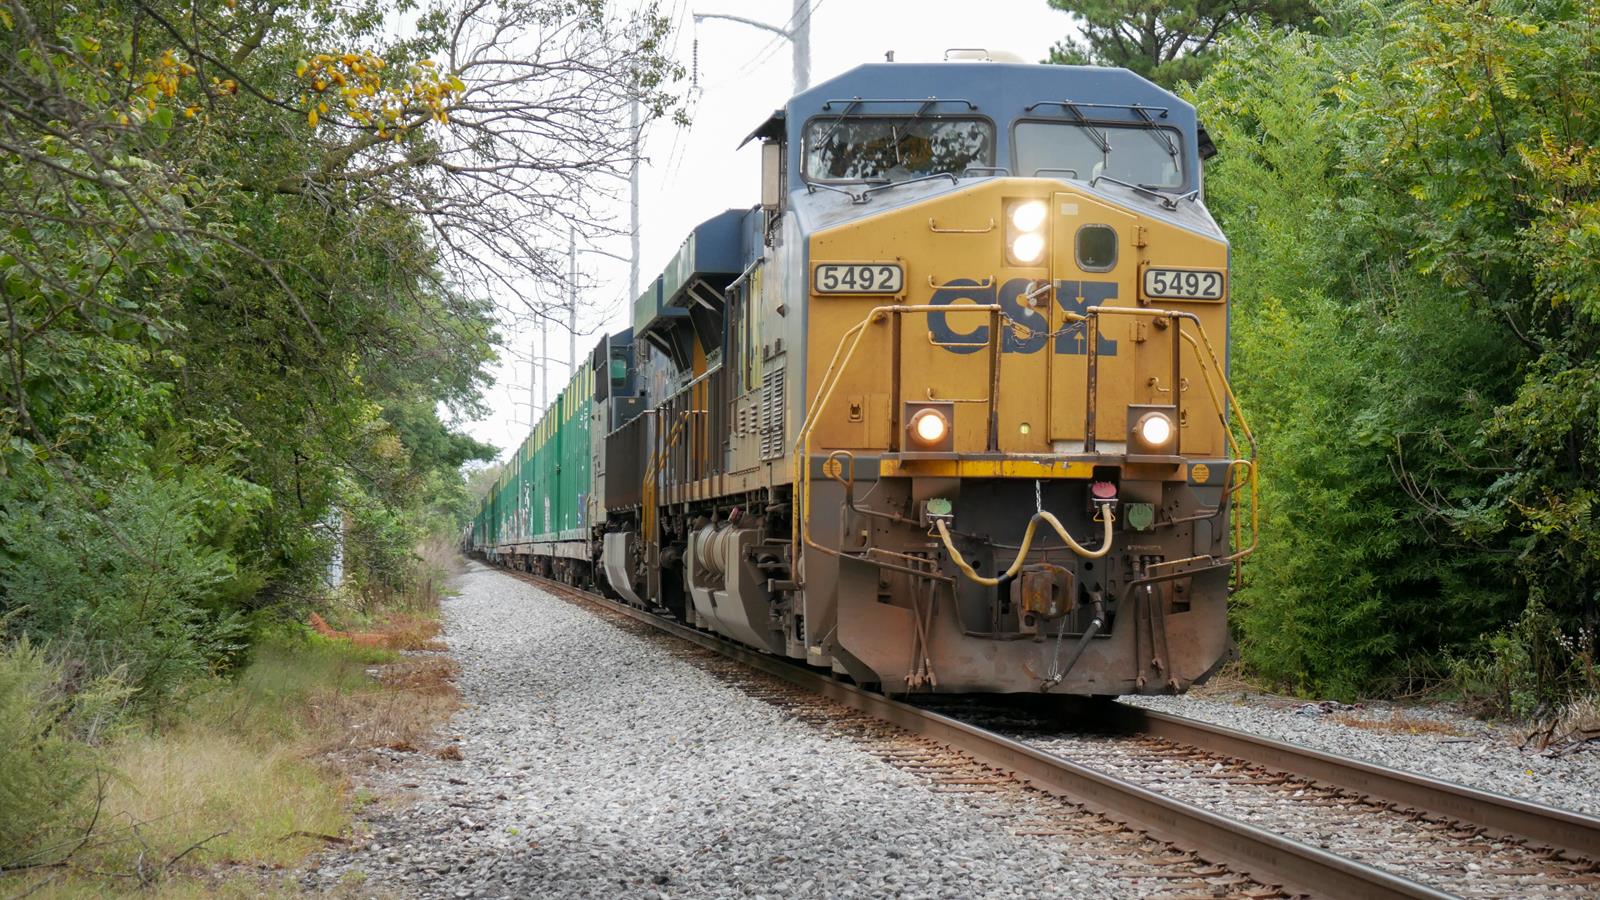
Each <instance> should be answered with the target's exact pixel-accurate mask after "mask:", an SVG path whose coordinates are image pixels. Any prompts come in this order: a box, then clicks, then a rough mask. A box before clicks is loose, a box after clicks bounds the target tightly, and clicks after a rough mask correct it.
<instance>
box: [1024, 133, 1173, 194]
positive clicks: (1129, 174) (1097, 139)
mask: <svg viewBox="0 0 1600 900" xmlns="http://www.w3.org/2000/svg"><path fill="white" fill-rule="evenodd" d="M1016 142H1017V174H1018V175H1023V176H1029V175H1034V174H1041V175H1066V176H1067V177H1069V178H1074V177H1075V178H1078V179H1081V180H1083V181H1088V180H1090V179H1092V178H1094V177H1095V176H1097V175H1104V176H1106V177H1108V178H1115V179H1117V180H1118V181H1126V182H1128V183H1129V184H1142V185H1147V186H1149V187H1156V188H1173V189H1177V188H1181V187H1183V181H1184V179H1183V166H1182V163H1181V158H1182V157H1181V154H1180V153H1179V152H1178V151H1181V149H1182V147H1183V138H1182V137H1181V136H1180V135H1179V133H1178V132H1177V131H1174V130H1173V129H1170V128H1159V129H1158V128H1138V127H1122V126H1117V125H1094V126H1088V125H1078V124H1069V123H1066V122H1018V123H1017V128H1016ZM1103 145H1108V146H1109V149H1105V146H1103ZM1041 169H1043V170H1046V171H1043V172H1041V171H1040V170H1041ZM1063 170H1071V171H1063Z"/></svg>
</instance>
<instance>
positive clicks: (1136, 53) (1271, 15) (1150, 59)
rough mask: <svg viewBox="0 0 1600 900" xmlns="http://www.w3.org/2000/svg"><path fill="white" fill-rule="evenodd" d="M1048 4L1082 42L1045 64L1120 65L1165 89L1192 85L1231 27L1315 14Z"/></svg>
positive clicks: (1121, 1) (1294, 5) (1130, 1)
mask: <svg viewBox="0 0 1600 900" xmlns="http://www.w3.org/2000/svg"><path fill="white" fill-rule="evenodd" d="M1050 5H1051V6H1053V7H1055V8H1056V9H1059V10H1062V11H1063V12H1066V13H1068V14H1069V15H1071V16H1072V19H1073V24H1075V25H1077V26H1078V28H1079V29H1080V31H1081V32H1082V38H1081V39H1075V38H1071V37H1069V38H1066V39H1064V40H1062V41H1061V42H1060V43H1058V44H1056V45H1055V47H1053V48H1051V50H1050V59H1049V62H1052V63H1057V64H1064V65H1079V66H1081V65H1097V66H1120V67H1122V68H1126V69H1132V70H1133V71H1135V72H1137V73H1139V74H1140V75H1143V76H1144V77H1146V78H1148V79H1150V80H1151V81H1154V82H1156V83H1157V84H1159V85H1162V86H1163V87H1168V88H1170V87H1173V86H1174V85H1176V84H1178V83H1179V82H1182V81H1189V82H1194V81H1198V80H1199V79H1200V77H1201V76H1202V75H1204V74H1205V70H1206V67H1207V66H1208V65H1210V62H1211V58H1212V55H1213V54H1212V48H1213V47H1214V46H1215V45H1216V42H1217V40H1218V38H1220V37H1222V35H1224V34H1225V33H1227V31H1228V29H1230V28H1232V27H1233V26H1235V25H1241V24H1246V25H1262V24H1266V23H1272V24H1276V25H1283V26H1289V27H1299V26H1302V25H1305V24H1308V23H1309V22H1310V21H1311V20H1312V18H1313V17H1315V15H1316V9H1315V7H1314V6H1312V4H1311V3H1310V2H1308V0H1178V2H1169V3H1156V2H1150V0H1050Z"/></svg>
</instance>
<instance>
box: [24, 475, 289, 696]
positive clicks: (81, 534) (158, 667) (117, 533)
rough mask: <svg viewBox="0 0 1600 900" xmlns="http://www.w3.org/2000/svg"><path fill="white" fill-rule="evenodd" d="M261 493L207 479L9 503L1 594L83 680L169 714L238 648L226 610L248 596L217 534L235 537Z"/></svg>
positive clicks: (237, 621) (71, 491)
mask: <svg viewBox="0 0 1600 900" xmlns="http://www.w3.org/2000/svg"><path fill="white" fill-rule="evenodd" d="M80 492H81V493H80ZM262 494H263V492H262V491H261V490H260V489H259V488H254V487H252V486H251V485H248V484H245V483H242V482H240V481H238V480H237V479H226V478H207V477H205V473H204V472H200V473H197V474H196V475H195V476H192V477H187V478H175V479H165V480H160V481H158V480H156V479H154V478H152V477H150V476H148V475H137V476H133V477H130V478H128V479H126V480H124V481H122V482H119V483H114V484H107V485H104V486H101V487H99V488H98V489H90V488H87V487H84V486H79V485H72V484H70V483H57V484H56V485H55V486H54V487H53V489H51V490H49V491H47V492H46V493H45V494H44V495H43V496H42V497H40V498H39V499H36V500H29V499H23V498H8V499H9V502H7V503H6V504H5V508H4V512H3V513H0V545H3V546H4V547H5V548H6V553H7V556H8V557H9V559H8V561H7V564H6V565H5V566H4V567H3V568H0V592H3V593H4V596H5V598H6V603H7V604H8V605H9V606H10V607H11V609H12V614H11V626H12V628H13V629H14V630H16V631H17V632H20V633H21V634H24V635H27V636H29V637H31V638H32V639H34V640H35V641H38V642H51V643H53V645H54V647H55V652H56V653H57V654H58V655H60V656H62V657H64V658H65V660H66V661H67V663H68V664H69V665H70V666H71V667H72V669H73V671H74V672H77V673H82V677H85V678H89V679H98V678H104V677H108V676H115V677H116V678H117V679H118V680H120V681H122V682H123V683H125V684H126V685H127V686H128V687H129V688H130V689H131V691H132V699H133V701H134V702H135V703H136V704H137V705H138V706H139V707H140V708H141V709H143V710H146V711H149V712H157V711H160V710H164V709H169V707H170V704H171V702H172V701H173V700H174V699H175V697H176V696H177V694H178V692H179V691H180V690H181V689H182V686H183V685H184V684H185V683H187V682H189V681H192V680H194V679H196V678H199V677H201V676H203V675H206V674H207V673H209V672H210V671H212V670H214V669H215V668H217V667H218V666H220V665H221V664H222V663H224V662H225V661H226V660H227V659H228V658H229V657H230V655H232V654H233V653H235V652H236V651H237V650H238V649H239V648H240V641H241V640H242V638H243V637H244V630H245V629H244V622H243V620H242V617H241V616H240V614H239V612H238V611H237V610H236V609H233V608H230V607H229V606H228V605H227V604H225V603H224V602H223V601H224V600H225V599H226V598H228V597H230V596H235V595H237V594H238V593H239V592H238V590H237V588H238V585H237V583H236V579H237V578H238V571H237V569H236V567H235V565H234V563H233V561H232V559H231V558H230V557H229V556H228V554H227V553H226V552H225V551H224V550H223V549H222V548H219V547H217V546H214V545H211V544H209V543H208V537H209V534H208V532H211V533H227V532H228V531H231V530H232V523H231V522H229V521H227V519H228V518H231V517H236V516H244V515H248V514H249V513H250V511H251V508H252V505H254V504H259V501H260V499H261V495H262ZM253 501H254V502H253ZM208 519H209V520H210V521H209V523H208V521H207V520H208ZM208 524H209V525H210V526H211V527H210V528H208V527H207V526H208ZM86 560H92V561H93V565H84V561H86Z"/></svg>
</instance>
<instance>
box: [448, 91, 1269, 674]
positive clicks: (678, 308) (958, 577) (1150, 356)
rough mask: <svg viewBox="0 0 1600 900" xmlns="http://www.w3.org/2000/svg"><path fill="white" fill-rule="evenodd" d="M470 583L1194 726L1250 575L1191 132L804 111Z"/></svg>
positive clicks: (1239, 470) (667, 291) (570, 392)
mask: <svg viewBox="0 0 1600 900" xmlns="http://www.w3.org/2000/svg"><path fill="white" fill-rule="evenodd" d="M751 140H757V141H759V142H760V152H761V160H762V176H761V200H760V203H759V204H758V205H756V206H754V207H752V208H750V209H748V210H729V211H727V212H725V213H723V214H721V215H718V216H716V217H714V218H712V219H710V220H709V221H707V222H705V223H703V224H701V225H700V226H699V227H697V228H695V229H694V230H693V231H692V232H691V233H690V234H689V236H688V238H687V239H686V240H685V241H684V242H683V245H682V247H681V248H680V249H679V251H678V253H677V255H676V256H675V257H674V258H673V259H672V261H671V263H670V264H669V265H668V266H667V268H666V270H665V271H664V272H662V273H661V275H660V276H659V277H657V278H656V279H655V280H654V282H653V283H652V284H651V285H650V286H649V287H648V288H647V289H646V290H645V291H644V293H643V294H642V295H640V296H639V297H638V298H637V300H636V301H635V303H634V308H633V327H632V328H631V329H630V330H628V331H624V332H622V333H621V334H614V335H610V336H608V337H607V338H605V339H604V340H602V341H601V342H600V344H599V345H598V346H597V347H596V348H595V350H594V353H593V355H592V357H591V358H590V359H589V360H588V362H587V364H585V365H582V366H580V367H579V370H578V372H577V373H576V374H575V376H574V378H573V379H572V382H571V383H570V384H569V385H568V386H567V388H566V390H565V391H563V392H562V394H561V396H560V398H558V400H557V402H556V404H555V405H554V406H553V407H552V408H551V410H550V411H549V412H548V414H547V415H546V416H545V417H544V419H543V421H541V422H540V423H539V425H538V426H537V427H536V428H535V429H534V431H533V433H532V434H531V435H530V436H529V437H528V439H527V441H526V442H524V444H523V445H522V447H521V448H519V450H518V451H517V455H516V456H515V458H514V459H513V461H512V464H511V465H510V467H509V468H508V470H507V473H506V474H505V476H503V477H502V479H501V481H500V482H499V483H498V484H497V486H496V488H495V489H494V490H493V491H492V492H491V493H490V495H489V497H488V498H487V499H486V501H485V503H484V505H483V508H482V510H481V511H480V512H479V514H478V516H477V518H476V520H475V522H474V523H473V526H472V530H471V533H470V536H469V537H468V543H469V548H470V549H471V550H472V551H474V552H477V553H481V554H483V555H485V556H486V557H487V558H489V559H491V560H493V561H495V562H497V563H500V564H502V565H507V566H512V567H515V568H519V569H525V570H530V571H534V572H537V573H542V574H545V575H548V576H552V577H558V578H562V579H564V580H567V581H570V582H574V583H579V584H589V585H594V586H596V587H598V588H600V589H603V590H605V591H606V592H608V593H609V594H611V595H613V596H617V597H620V598H623V599H625V600H626V601H627V602H629V603H632V604H636V605H639V606H642V607H648V608H656V609H664V610H667V611H670V613H671V614H672V615H674V616H677V617H679V618H681V619H683V620H685V621H687V622H689V623H691V624H693V625H696V626H698V627H700V628H705V629H708V630H711V631H715V632H720V633H722V634H724V635H727V636H729V637H732V638H734V639H736V640H739V641H742V642H744V643H746V644H750V645H752V646H755V647H758V648H760V649H762V650H765V651H767V652H770V653H773V654H777V655H782V656H787V657H791V658H794V659H796V660H802V661H804V662H806V663H808V664H810V665H813V666H820V667H827V668H830V669H832V670H833V671H835V672H837V673H840V674H841V675H845V676H848V677H849V678H851V679H853V680H854V681H856V682H858V683H862V684H871V685H877V686H880V687H881V689H883V690H885V691H889V692H906V691H938V692H1024V691H1030V692H1031V691H1041V690H1046V691H1057V692H1061V693H1074V694H1094V695H1110V694H1126V693H1170V692H1177V691H1181V690H1183V689H1185V688H1186V687H1188V686H1189V685H1190V684H1193V683H1195V682H1198V681H1201V680H1203V679H1204V678H1206V677H1207V676H1208V675H1209V674H1210V673H1211V672H1212V671H1213V670H1214V669H1215V667H1216V666H1217V665H1218V664H1219V663H1220V662H1221V661H1222V660H1223V658H1224V657H1225V655H1226V653H1227V651H1228V640H1229V639H1228V632H1227V611H1226V600H1227V596H1228V593H1229V591H1230V589H1231V586H1232V585H1233V584H1234V583H1235V580H1236V578H1237V572H1238V566H1239V563H1240V561H1241V560H1242V559H1243V558H1244V557H1245V556H1246V555H1247V554H1248V553H1249V551H1250V550H1251V549H1252V548H1253V546H1254V524H1255V523H1254V519H1255V498H1254V491H1255V465H1254V461H1253V460H1254V450H1253V439H1252V438H1251V437H1250V434H1249V430H1248V427H1247V426H1246V425H1245V423H1244V421H1243V419H1242V417H1241V415H1240V413H1239V410H1238V409H1237V405H1236V404H1235V403H1234V402H1233V397H1232V394H1231V392H1230V390H1229V387H1228V384H1227V381H1226V365H1225V360H1226V356H1225V347H1219V346H1217V344H1216V341H1218V340H1220V339H1224V338H1225V336H1226V334H1227V324H1228V277H1229V273H1228V245H1227V242H1226V240H1225V238H1224V237H1223V235H1222V233H1221V231H1220V230H1219V229H1218V228H1217V225H1216V223H1215V222H1214V221H1213V220H1212V218H1211V215H1210V214H1209V213H1208V212H1207V210H1206V207H1205V205H1204V202H1203V198H1202V194H1201V178H1202V171H1201V162H1202V159H1203V158H1204V156H1205V154H1206V153H1207V152H1208V151H1209V150H1210V146H1209V142H1208V140H1207V139H1206V136H1205V132H1204V131H1203V130H1202V129H1201V128H1200V127H1199V126H1198V123H1197V122H1196V119H1195V114H1194V110H1193V108H1192V107H1190V106H1189V105H1188V104H1186V103H1184V102H1183V101H1182V100H1180V99H1178V98H1177V97H1174V96H1173V95H1171V94H1169V93H1167V92H1165V91H1163V90H1161V89H1160V88H1158V87H1156V86H1155V85H1153V84H1151V83H1149V82H1148V81H1145V80H1144V79H1142V78H1140V77H1139V76H1137V75H1134V74H1132V73H1131V72H1127V71H1125V70H1116V69H1101V68H1077V67H1065V66H1042V65H1041V66H1035V65H1019V64H1009V63H995V62H987V61H985V62H961V63H943V64H927V65H921V64H875V65H866V66H861V67H859V68H857V69H855V70H853V71H851V72H849V73H847V74H845V75H842V76H840V77H838V78H835V79H833V80H831V81H828V82H825V83H823V84H820V85H818V86H817V87H815V88H813V89H811V90H809V91H807V92H806V93H803V94H800V95H799V96H796V97H794V98H793V99H791V100H790V101H789V102H788V104H787V105H786V106H785V107H784V108H783V109H781V110H778V111H777V112H775V113H774V114H773V115H772V116H771V117H770V118H769V119H767V120H766V121H765V122H764V123H762V124H761V126H760V127H759V128H757V129H756V130H755V132H754V133H752V134H751V136H750V137H749V138H747V139H746V141H747V142H749V141H751Z"/></svg>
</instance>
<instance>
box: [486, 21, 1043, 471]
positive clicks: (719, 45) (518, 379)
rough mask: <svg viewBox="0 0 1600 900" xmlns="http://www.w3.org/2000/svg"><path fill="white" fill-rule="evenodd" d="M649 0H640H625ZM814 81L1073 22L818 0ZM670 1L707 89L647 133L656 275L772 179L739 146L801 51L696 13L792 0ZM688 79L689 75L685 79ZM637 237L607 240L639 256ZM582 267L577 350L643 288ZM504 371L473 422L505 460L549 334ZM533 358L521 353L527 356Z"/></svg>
mask: <svg viewBox="0 0 1600 900" xmlns="http://www.w3.org/2000/svg"><path fill="white" fill-rule="evenodd" d="M616 2H617V3H618V4H620V5H628V6H632V5H638V4H637V0H616ZM812 4H813V5H812V16H811V83H812V84H813V85H816V84H819V83H821V82H823V81H825V80H827V79H829V78H832V77H834V76H836V75H839V74H841V73H843V72H846V71H848V70H850V69H852V68H854V67H855V66H857V65H860V64H861V63H866V62H882V61H883V58H884V53H885V52H886V51H889V50H893V51H894V53H895V60H896V61H897V62H922V61H929V60H938V59H942V58H943V56H944V51H945V50H946V49H948V48H950V47H984V48H988V49H990V50H1008V51H1011V52H1013V53H1016V54H1018V55H1019V56H1021V57H1022V58H1023V59H1025V60H1028V61H1036V60H1040V59H1043V58H1044V57H1045V56H1046V55H1047V54H1048V53H1049V49H1050V46H1051V45H1052V44H1054V43H1055V42H1056V41H1058V40H1060V39H1061V37H1062V36H1064V35H1066V34H1067V33H1068V32H1069V31H1070V30H1071V28H1070V26H1069V24H1068V18H1067V15H1066V14H1065V13H1062V12H1058V11H1057V10H1054V9H1052V8H1050V6H1049V5H1048V3H1047V2H1046V0H986V2H981V3H974V2H972V0H960V2H958V0H812ZM662 8H663V11H664V12H666V13H667V14H670V15H672V16H673V17H674V18H675V20H676V21H677V22H678V23H679V27H678V33H677V36H676V40H677V48H676V55H677V56H678V58H679V59H680V60H681V61H682V62H683V65H684V67H685V69H688V68H689V67H690V56H691V52H692V48H693V46H694V42H695V38H696V37H698V38H699V46H700V73H699V75H700V77H699V86H700V87H699V91H698V92H693V93H690V95H689V97H688V98H687V99H688V105H689V111H690V115H691V117H692V119H693V123H692V125H691V126H690V127H689V128H687V129H680V128H678V127H676V126H673V125H671V124H670V123H659V122H658V123H656V124H655V125H654V126H653V127H652V130H651V131H649V132H648V133H647V135H646V139H645V146H644V154H643V155H644V156H645V157H646V158H647V160H648V162H647V163H646V164H645V166H644V167H643V171H642V173H641V176H640V191H639V193H640V197H641V198H642V202H641V209H640V255H641V266H640V272H639V280H640V284H649V283H650V281H651V280H652V279H653V278H655V276H656V274H657V273H658V272H660V270H661V268H662V267H663V266H664V265H666V263H667V261H668V260H669V259H670V258H671V257H672V254H673V252H674V251H676V250H677V248H678V245H679V244H680V243H681V242H682V241H683V238H684V236H685V235H687V234H688V231H689V229H690V228H693V227H694V226H695V225H697V224H699V223H700V222H702V221H704V220H705V219H707V218H710V217H711V216H712V215H715V214H716V213H718V212H720V211H722V210H724V209H730V208H747V207H749V206H751V205H752V204H754V203H755V202H756V199H757V196H758V191H759V183H758V179H759V175H760V153H759V151H758V150H757V147H756V144H755V143H751V144H750V145H747V146H746V147H745V148H744V149H743V150H739V151H736V150H735V147H736V145H737V144H738V143H739V141H741V140H743V138H744V136H745V135H746V134H749V133H750V131H751V130H752V129H754V128H755V127H756V126H757V125H759V124H761V122H762V121H763V120H765V119H766V117H767V116H768V115H770V114H771V112H772V111H773V110H774V109H777V108H778V107H780V106H782V105H783V104H784V102H785V101H787V100H788V98H789V97H790V95H791V94H792V90H791V88H792V84H793V79H792V76H793V72H792V66H793V58H792V56H791V51H790V47H789V42H788V41H785V40H782V39H780V38H778V37H776V36H775V35H773V34H772V33H771V32H767V31H761V30H758V29H755V28H751V27H749V26H746V25H740V24H737V23H734V22H726V21H706V22H702V23H700V24H699V25H698V26H697V25H695V24H694V22H693V20H692V18H691V15H690V13H691V12H698V13H728V14H731V15H738V16H743V17H745V18H750V19H756V20H759V21H764V22H770V23H773V24H775V25H783V24H785V23H786V22H787V21H788V19H789V17H790V15H791V14H792V13H793V0H662ZM683 90H684V91H686V92H687V91H688V86H687V79H686V81H685V85H684V87H683ZM627 217H628V208H627V196H626V188H625V186H624V190H623V191H622V193H621V200H620V202H619V203H618V204H617V209H616V224H617V226H618V227H619V228H621V229H622V230H624V231H625V230H626V229H627ZM627 249H628V244H627V238H626V237H623V238H621V239H620V240H618V241H614V242H612V243H611V244H610V245H608V246H607V247H606V250H607V251H608V252H612V253H617V254H619V255H624V256H625V255H626V253H627ZM579 268H580V270H582V272H583V273H584V275H585V278H586V279H590V280H593V281H594V282H595V283H596V285H597V287H596V289H595V290H594V291H592V292H590V294H589V297H588V298H587V299H585V300H583V301H580V303H579V309H580V320H579V331H580V332H589V333H586V334H580V335H579V337H578V354H579V355H580V356H582V355H583V354H586V353H587V352H588V351H589V350H591V349H592V348H593V347H594V345H595V343H596V342H597V341H598V340H599V337H598V335H599V334H600V333H602V332H612V331H618V330H621V329H623V328H626V327H627V326H628V324H629V322H628V320H629V316H630V313H631V308H632V306H631V300H632V298H629V297H625V295H626V294H627V293H628V267H627V264H626V263H624V262H620V261H618V260H615V259H611V258H608V257H605V256H601V255H599V254H582V255H580V257H579ZM504 337H505V339H506V342H507V346H505V347H503V348H501V354H500V355H501V361H500V364H499V366H498V368H497V371H496V373H495V374H496V383H495V385H494V386H493V387H492V388H490V389H489V391H488V392H487V394H486V396H485V401H486V403H487V405H488V406H489V407H490V412H489V414H488V415H487V416H486V417H485V418H483V419H481V420H479V421H476V422H470V423H464V425H465V428H466V430H467V431H468V432H469V433H470V434H472V436H473V437H475V438H477V439H479V440H482V441H487V442H489V443H491V444H494V445H495V446H497V447H499V448H500V450H501V458H502V459H503V458H504V457H505V455H506V454H507V453H509V452H510V451H511V450H513V449H515V447H516V446H517V445H518V444H519V443H521V441H522V438H523V437H524V436H525V435H526V434H527V432H528V429H529V427H530V423H529V403H528V391H529V382H530V379H531V373H530V371H529V370H530V363H529V361H528V358H529V356H531V355H532V354H533V353H537V352H538V344H539V340H540V337H539V334H538V332H537V331H536V330H531V329H529V330H524V331H520V332H512V333H507V334H505V335H504ZM548 340H549V355H550V356H551V357H553V358H554V359H556V360H560V361H566V360H568V358H569V357H568V354H567V347H568V337H567V332H566V330H565V329H560V330H552V331H551V332H550V334H549V335H548ZM519 357H520V358H519ZM549 371H550V376H549V381H550V382H551V384H550V387H551V388H552V389H551V390H550V392H549V394H548V396H552V397H553V396H554V395H555V393H556V391H557V390H559V387H558V386H559V385H565V384H566V382H567V378H568V375H567V372H568V369H567V368H566V367H565V366H563V365H562V364H561V362H554V363H551V365H550V369H549Z"/></svg>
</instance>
